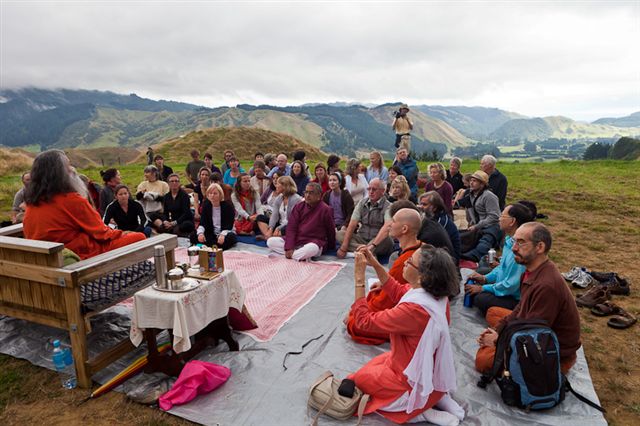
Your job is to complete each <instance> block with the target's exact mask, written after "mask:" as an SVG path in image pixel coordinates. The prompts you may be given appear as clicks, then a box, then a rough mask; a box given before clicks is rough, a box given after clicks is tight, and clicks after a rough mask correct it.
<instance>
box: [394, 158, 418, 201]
mask: <svg viewBox="0 0 640 426" xmlns="http://www.w3.org/2000/svg"><path fill="white" fill-rule="evenodd" d="M393 165H394V166H398V167H400V170H402V175H403V176H404V177H405V178H407V183H408V184H409V188H410V189H411V195H412V197H413V199H414V200H415V199H416V195H417V194H418V165H417V164H416V161H415V160H414V159H413V158H411V157H409V151H407V149H406V148H402V147H401V148H398V150H397V151H396V159H395V160H394V162H393Z"/></svg>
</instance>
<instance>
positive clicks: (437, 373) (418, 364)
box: [393, 288, 456, 413]
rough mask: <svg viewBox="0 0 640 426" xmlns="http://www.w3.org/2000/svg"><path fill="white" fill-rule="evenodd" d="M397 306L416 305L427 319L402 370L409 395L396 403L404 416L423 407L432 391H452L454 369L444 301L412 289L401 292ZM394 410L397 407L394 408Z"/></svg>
mask: <svg viewBox="0 0 640 426" xmlns="http://www.w3.org/2000/svg"><path fill="white" fill-rule="evenodd" d="M399 303H415V304H417V305H420V306H422V308H424V310H426V311H427V312H428V313H429V316H430V317H431V318H430V319H429V322H428V323H427V326H426V327H425V329H424V332H423V333H422V337H421V338H420V342H419V343H418V347H417V348H416V352H415V353H414V354H413V357H412V358H411V361H410V362H409V365H407V368H406V369H405V370H404V374H405V376H407V381H408V382H409V385H411V388H412V389H411V392H409V394H408V395H406V394H405V395H403V397H404V398H403V397H401V398H399V400H398V401H396V403H398V402H400V403H401V405H404V407H402V408H403V409H404V411H405V412H406V413H411V412H412V411H414V410H417V409H419V408H422V407H424V406H425V404H426V403H427V400H428V399H429V395H431V393H432V392H433V391H434V390H436V391H439V392H445V393H446V392H452V391H455V390H456V370H455V366H454V363H453V351H452V349H451V337H450V336H449V323H448V322H447V298H446V297H441V298H440V300H436V298H435V297H433V296H432V295H431V294H429V293H427V292H426V291H425V290H424V289H422V288H414V289H411V290H409V291H408V292H407V293H405V295H404V296H402V299H400V302H399ZM434 354H435V358H434ZM401 401H402V402H401ZM393 405H396V404H393ZM394 408H399V407H397V405H396V407H394ZM394 411H396V410H394ZM397 411H400V410H397Z"/></svg>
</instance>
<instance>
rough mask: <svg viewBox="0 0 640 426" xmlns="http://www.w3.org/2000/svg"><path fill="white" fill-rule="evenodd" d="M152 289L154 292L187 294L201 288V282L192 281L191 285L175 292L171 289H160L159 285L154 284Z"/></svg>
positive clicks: (188, 284)
mask: <svg viewBox="0 0 640 426" xmlns="http://www.w3.org/2000/svg"><path fill="white" fill-rule="evenodd" d="M152 287H153V289H154V290H158V291H164V292H165V293H185V292H187V291H191V290H194V289H196V288H198V287H200V281H196V280H193V281H191V280H190V281H189V283H187V284H186V285H184V286H182V287H180V288H178V289H175V290H174V289H171V288H160V287H158V285H157V284H154V285H153V286H152Z"/></svg>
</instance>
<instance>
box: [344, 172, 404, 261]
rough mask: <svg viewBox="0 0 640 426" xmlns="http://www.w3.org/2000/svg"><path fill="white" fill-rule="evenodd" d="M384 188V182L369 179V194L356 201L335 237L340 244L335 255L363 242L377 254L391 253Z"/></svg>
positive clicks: (387, 203) (387, 208)
mask: <svg viewBox="0 0 640 426" xmlns="http://www.w3.org/2000/svg"><path fill="white" fill-rule="evenodd" d="M385 189H386V187H385V184H384V182H382V181H381V180H380V179H377V178H375V179H372V180H371V182H369V188H368V191H369V197H367V198H364V199H362V200H360V201H359V202H358V204H356V207H355V209H354V210H353V214H352V215H351V220H350V221H349V226H348V227H347V229H346V230H341V231H339V232H338V234H337V236H336V237H337V239H338V242H339V243H340V244H341V245H340V248H339V249H338V258H340V259H343V258H344V257H345V256H346V254H347V252H349V251H355V250H356V249H357V248H358V247H359V246H361V245H363V244H366V245H368V246H369V247H370V248H371V250H372V251H373V252H374V253H375V255H376V256H387V255H389V254H390V253H391V251H392V250H393V241H392V240H391V238H389V235H388V234H389V231H388V228H387V226H388V224H389V222H390V221H391V215H390V214H389V208H390V207H391V203H389V201H388V200H387V199H386V198H385V196H384V191H385ZM358 227H359V228H358Z"/></svg>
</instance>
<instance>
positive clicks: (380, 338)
mask: <svg viewBox="0 0 640 426" xmlns="http://www.w3.org/2000/svg"><path fill="white" fill-rule="evenodd" d="M421 245H422V243H420V244H418V245H416V246H413V247H408V248H407V249H406V250H404V251H403V252H402V253H401V254H400V256H398V258H397V259H396V260H395V262H393V265H391V269H389V275H390V276H391V277H392V278H394V279H395V280H396V281H397V282H398V283H399V284H406V283H407V280H405V279H404V277H403V276H402V272H403V271H404V264H405V262H406V261H407V259H409V258H410V257H411V256H413V253H414V252H415V251H416V250H417V249H419V248H420V246H421ZM367 304H368V305H369V310H371V311H373V312H379V311H382V310H385V309H391V308H393V307H394V306H395V305H396V304H395V303H393V301H392V300H391V299H390V298H389V297H388V296H387V293H385V292H384V290H382V289H377V290H373V291H370V292H369V294H367ZM347 332H348V333H349V335H350V336H351V338H353V340H354V341H356V342H358V343H362V344H365V345H380V344H382V343H385V342H388V341H389V333H374V332H365V331H364V330H361V329H359V328H358V327H357V325H356V322H355V321H354V319H353V312H349V318H348V320H347Z"/></svg>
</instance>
